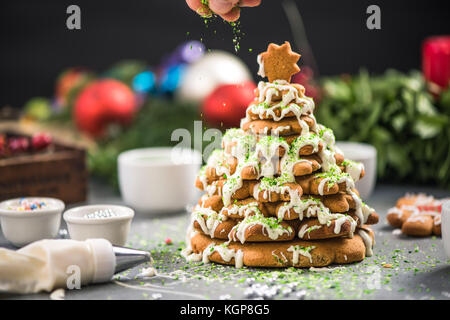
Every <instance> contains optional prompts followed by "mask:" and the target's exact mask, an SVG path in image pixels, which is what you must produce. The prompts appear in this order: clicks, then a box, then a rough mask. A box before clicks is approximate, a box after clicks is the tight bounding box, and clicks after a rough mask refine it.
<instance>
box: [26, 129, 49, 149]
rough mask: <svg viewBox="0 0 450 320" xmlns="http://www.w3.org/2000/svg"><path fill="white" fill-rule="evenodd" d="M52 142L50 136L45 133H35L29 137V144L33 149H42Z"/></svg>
mask: <svg viewBox="0 0 450 320" xmlns="http://www.w3.org/2000/svg"><path fill="white" fill-rule="evenodd" d="M51 143H52V137H51V136H50V135H49V134H47V133H37V134H35V135H34V136H33V138H32V139H31V145H32V147H33V149H34V150H42V149H45V148H47V147H48V146H49V145H50V144H51Z"/></svg>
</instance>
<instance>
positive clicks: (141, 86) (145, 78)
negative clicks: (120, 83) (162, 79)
mask: <svg viewBox="0 0 450 320" xmlns="http://www.w3.org/2000/svg"><path fill="white" fill-rule="evenodd" d="M132 85H133V90H134V91H136V92H152V91H154V89H155V86H156V77H155V74H154V73H153V72H151V71H144V72H141V73H139V74H137V75H136V76H135V77H134V78H133V84H132Z"/></svg>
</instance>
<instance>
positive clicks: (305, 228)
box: [298, 224, 322, 239]
mask: <svg viewBox="0 0 450 320" xmlns="http://www.w3.org/2000/svg"><path fill="white" fill-rule="evenodd" d="M320 228H322V226H317V225H313V226H310V227H309V226H308V225H307V224H304V225H303V226H302V227H301V228H300V230H298V237H299V238H300V239H303V237H304V236H305V234H306V233H308V239H310V232H311V231H313V230H318V229H320Z"/></svg>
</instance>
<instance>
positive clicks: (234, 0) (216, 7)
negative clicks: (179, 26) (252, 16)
mask: <svg viewBox="0 0 450 320" xmlns="http://www.w3.org/2000/svg"><path fill="white" fill-rule="evenodd" d="M186 3H187V5H188V6H189V8H191V9H192V10H194V11H195V12H197V13H198V14H199V15H201V16H202V17H210V16H211V15H212V14H213V13H215V14H217V15H218V16H220V17H221V18H222V19H224V20H226V21H229V22H232V21H236V20H237V19H239V16H240V14H241V7H257V6H259V5H260V4H261V0H240V1H239V0H209V1H207V0H186Z"/></svg>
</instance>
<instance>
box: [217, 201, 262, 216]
mask: <svg viewBox="0 0 450 320" xmlns="http://www.w3.org/2000/svg"><path fill="white" fill-rule="evenodd" d="M224 210H226V211H227V212H228V215H236V214H237V215H239V216H240V217H248V216H251V215H256V214H261V211H260V210H259V208H258V202H251V203H248V204H243V205H237V204H233V205H231V208H230V207H223V208H222V209H221V211H220V212H221V213H223V211H224Z"/></svg>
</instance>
